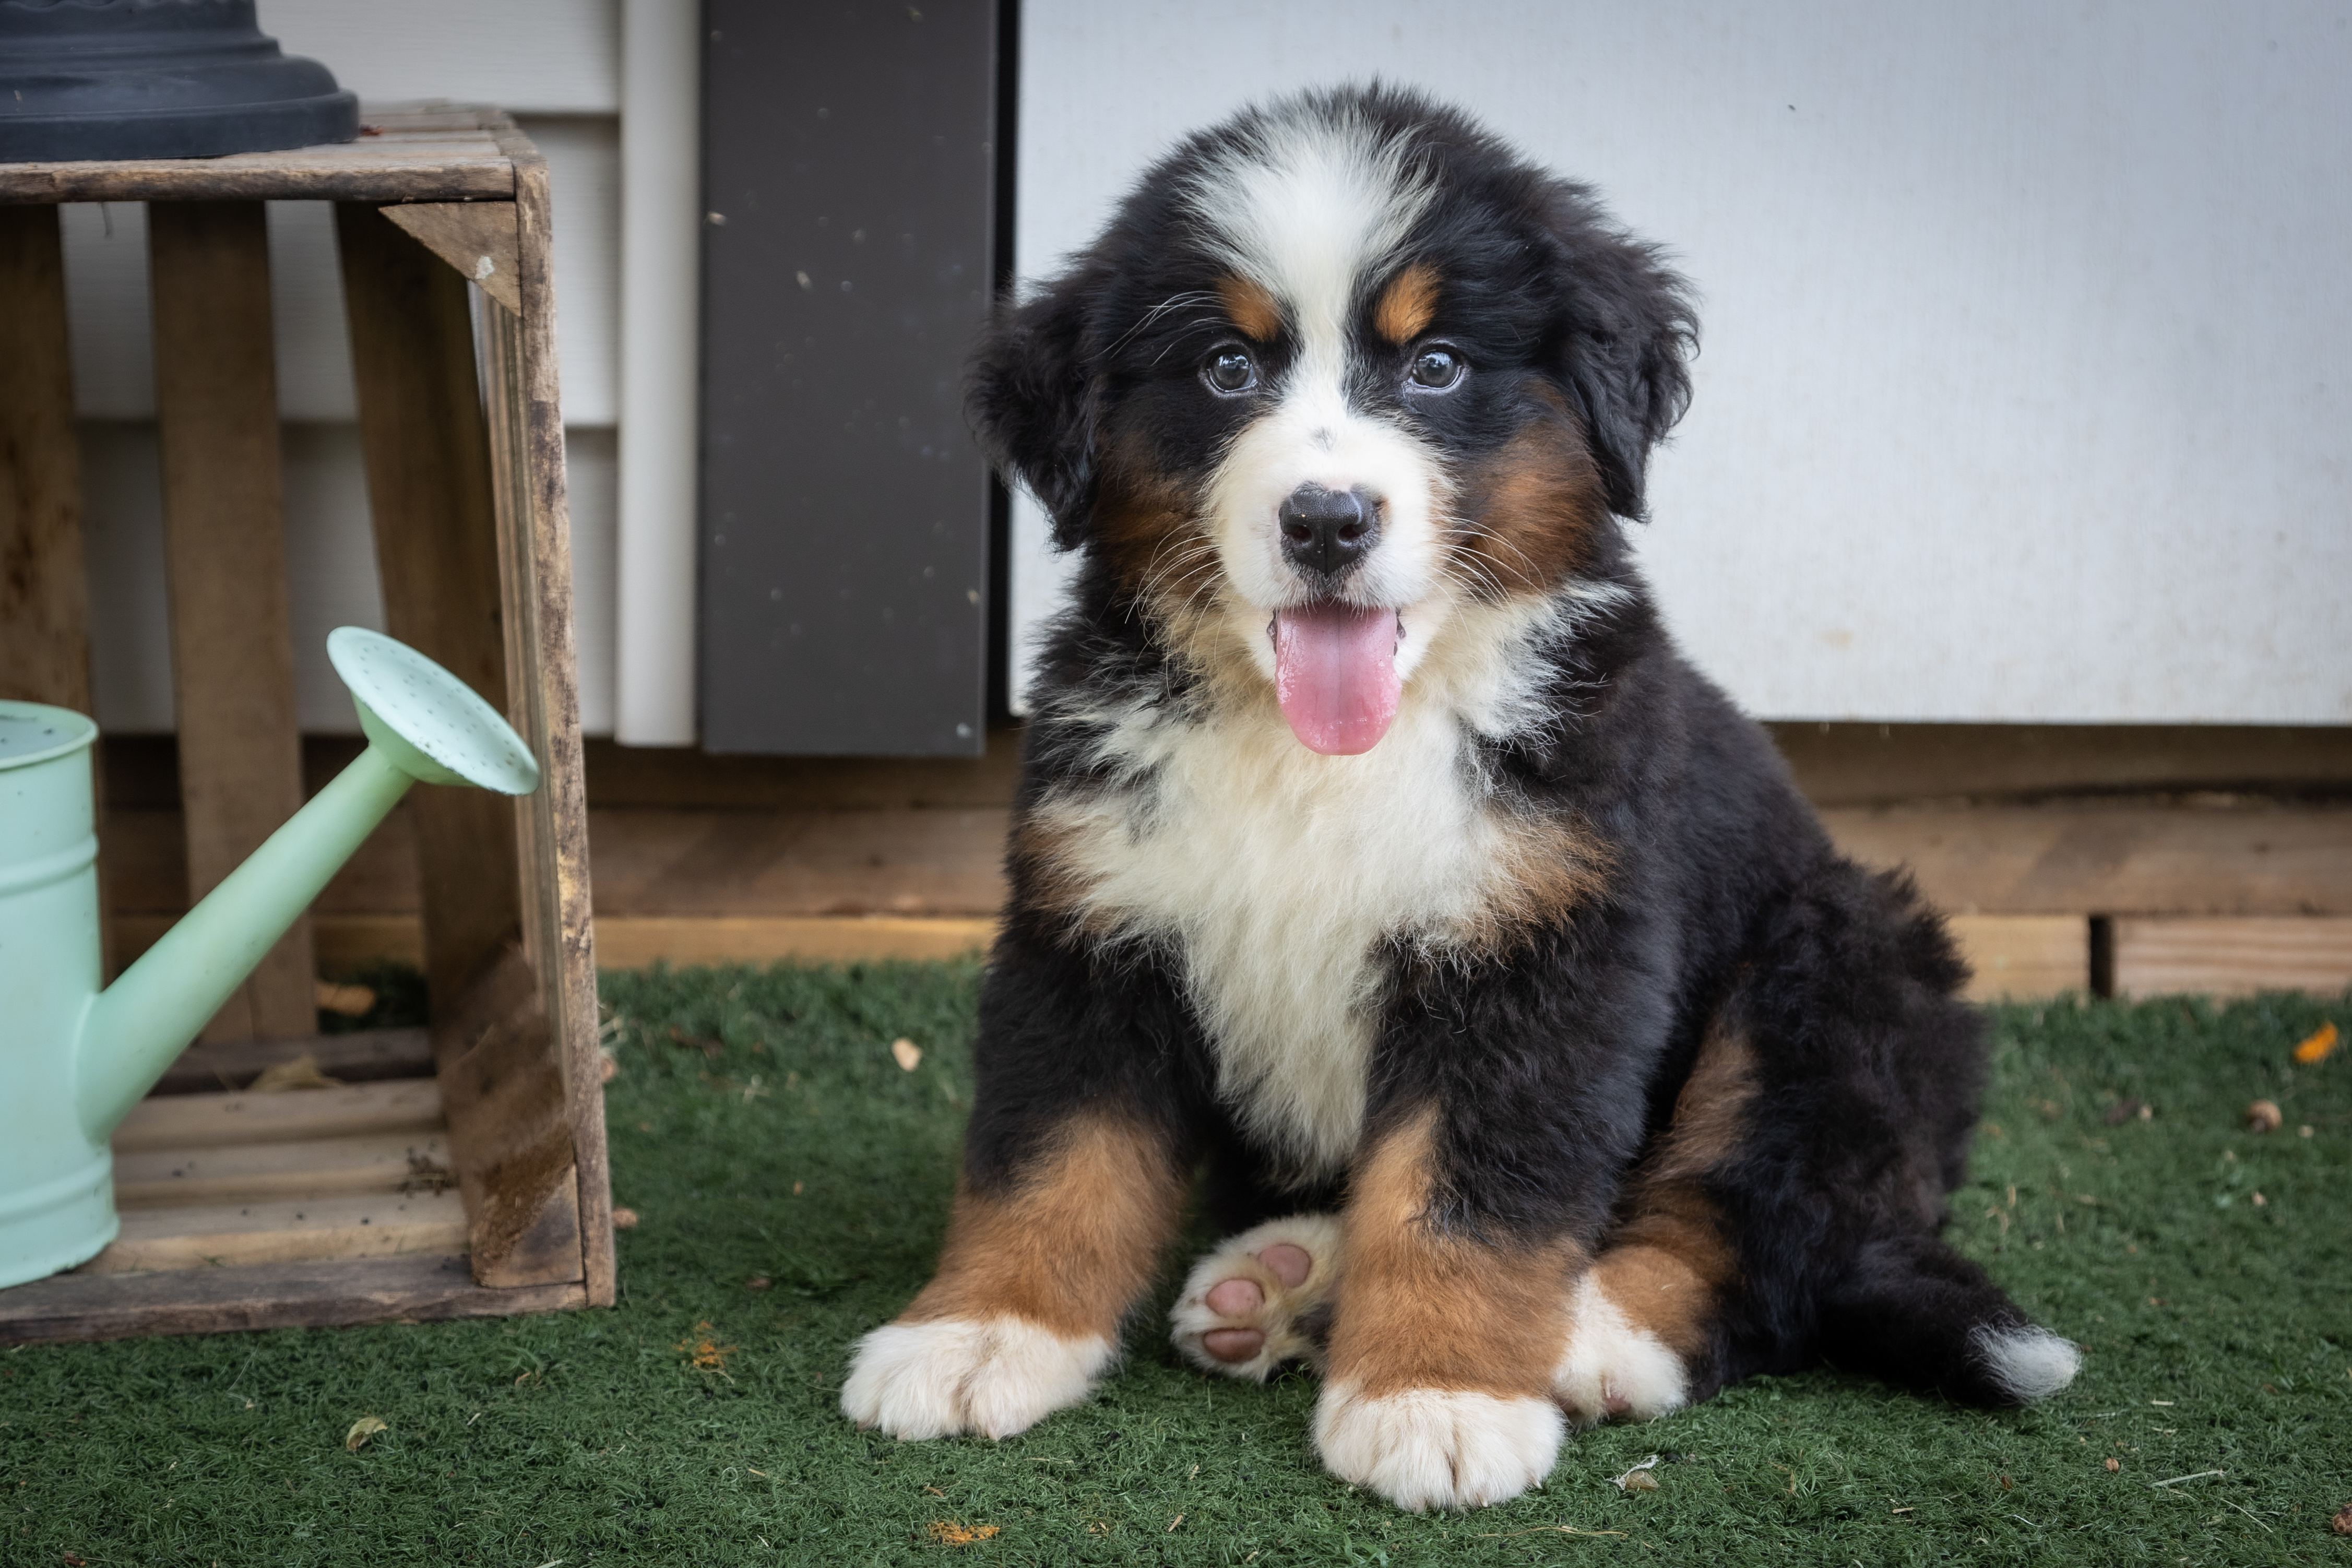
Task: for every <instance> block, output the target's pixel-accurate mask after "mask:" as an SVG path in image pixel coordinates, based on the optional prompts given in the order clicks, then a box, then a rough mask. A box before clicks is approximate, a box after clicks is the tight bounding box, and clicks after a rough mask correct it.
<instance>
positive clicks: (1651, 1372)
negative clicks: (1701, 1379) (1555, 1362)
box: [1552, 1273, 1690, 1422]
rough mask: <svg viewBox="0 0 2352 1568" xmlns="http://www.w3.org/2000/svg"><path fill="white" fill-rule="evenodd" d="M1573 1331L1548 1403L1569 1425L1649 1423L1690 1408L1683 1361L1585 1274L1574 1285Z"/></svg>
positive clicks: (1556, 1370) (1557, 1370) (1598, 1282)
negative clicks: (1561, 1412)
mask: <svg viewBox="0 0 2352 1568" xmlns="http://www.w3.org/2000/svg"><path fill="white" fill-rule="evenodd" d="M1574 1311H1575V1320H1576V1321H1575V1326H1574V1327H1573V1328H1571V1329H1570V1331H1569V1335H1568V1349H1567V1351H1566V1352H1564V1353H1563V1354H1562V1355H1561V1356H1560V1359H1559V1366H1558V1367H1557V1368H1556V1369H1554V1371H1553V1373H1552V1397H1553V1398H1554V1399H1556V1400H1558V1401H1559V1407H1560V1408H1561V1409H1562V1410H1564V1411H1566V1412H1567V1413H1568V1416H1569V1419H1570V1420H1571V1421H1580V1422H1592V1421H1608V1420H1612V1419H1617V1418H1623V1419H1627V1420H1633V1421H1648V1420H1652V1419H1654V1418H1655V1417H1657V1416H1660V1415H1664V1414H1666V1412H1668V1411H1669V1410H1679V1409H1681V1408H1682V1407H1683V1405H1685V1404H1686V1403H1688V1402H1689V1397H1690V1378H1689V1376H1688V1374H1687V1373H1685V1371H1684V1368H1683V1362H1682V1358H1681V1357H1680V1356H1678V1355H1676V1354H1675V1352H1673V1351H1671V1350H1668V1349H1667V1348H1666V1346H1665V1344H1664V1342H1663V1341H1661V1340H1660V1339H1659V1338H1658V1336H1657V1335H1655V1334H1654V1333H1652V1332H1651V1331H1649V1330H1648V1329H1646V1328H1643V1327H1642V1326H1641V1325H1640V1324H1638V1323H1636V1322H1634V1321H1633V1320H1632V1319H1631V1318H1630V1317H1628V1316H1627V1315H1626V1313H1625V1311H1624V1310H1622V1308H1621V1307H1620V1306H1619V1305H1618V1304H1617V1303H1616V1302H1615V1301H1614V1300H1611V1299H1610V1296H1609V1293H1608V1292H1607V1291H1606V1290H1604V1289H1601V1282H1600V1281H1599V1280H1598V1279H1594V1278H1593V1277H1592V1275H1591V1274H1589V1273H1588V1274H1587V1275H1585V1276H1584V1278H1583V1279H1580V1280H1579V1281H1578V1282H1577V1287H1576V1305H1575V1309H1574Z"/></svg>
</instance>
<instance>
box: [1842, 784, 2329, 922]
mask: <svg viewBox="0 0 2352 1568" xmlns="http://www.w3.org/2000/svg"><path fill="white" fill-rule="evenodd" d="M1822 822H1823V823H1824V824H1825V825H1826V826H1828V828H1829V830H1830V836H1831V837H1832V838H1833V839H1835V840H1836V841H1837V845H1838V847H1839V848H1841V849H1843V850H1844V851H1845V852H1846V853H1847V854H1849V855H1852V856H1853V857H1854V858H1856V859H1858V860H1861V861H1862V862H1863V863H1864V864H1865V865H1872V866H1893V865H1907V866H1909V867H1910V868H1911V869H1912V872H1913V874H1914V875H1915V876H1916V878H1917V879H1918V881H1919V889H1920V891H1921V892H1923V893H1925V894H1926V895H1927V900H1928V901H1929V902H1931V903H1933V904H1935V905H1936V906H1937V908H1938V909H1941V910H1946V911H1947V912H1948V913H1952V914H2012V915H2024V914H2117V915H2121V914H2141V913H2148V914H2181V915H2187V914H2210V915H2302V914H2352V807H2347V806H2345V805H2335V804H2312V805H2296V804H2283V803H2278V802H2272V801H2259V800H2246V799H2240V798H2235V797H2221V798H2218V799H2213V800H2210V801H2199V800H2195V799H2191V800H2189V801H2186V802H2182V803H2179V804H2156V803H2149V802H2146V801H2132V800H2124V801H2116V802H2071V803H2064V804H2059V803H2053V804H2049V805H1902V806H1887V807H1882V808H1874V809H1873V808H1859V807H1846V808H1838V809H1833V810H1830V811H1825V812H1823V813H1822Z"/></svg>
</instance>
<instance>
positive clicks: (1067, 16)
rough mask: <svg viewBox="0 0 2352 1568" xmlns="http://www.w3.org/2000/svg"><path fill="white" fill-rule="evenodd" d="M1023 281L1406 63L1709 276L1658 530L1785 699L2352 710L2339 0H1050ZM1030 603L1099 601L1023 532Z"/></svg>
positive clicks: (1745, 663) (1660, 576)
mask: <svg viewBox="0 0 2352 1568" xmlns="http://www.w3.org/2000/svg"><path fill="white" fill-rule="evenodd" d="M1023 16H1024V38H1023V47H1022V68H1023V83H1022V98H1021V128H1020V143H1019V146H1020V156H1021V164H1020V170H1019V175H1020V179H1019V192H1018V214H1017V229H1016V247H1017V263H1018V266H1019V268H1020V269H1021V271H1022V272H1023V273H1024V274H1027V275H1036V274H1042V273H1045V272H1048V271H1050V270H1051V269H1052V268H1054V267H1055V263H1056V260H1057V258H1060V257H1061V256H1063V255H1065V254H1066V253H1067V252H1068V251H1069V250H1071V249H1072V248H1073V247H1076V246H1078V245H1080V244H1082V243H1083V242H1084V241H1085V240H1086V238H1087V236H1088V235H1089V234H1090V233H1091V232H1092V231H1093V230H1094V229H1095V228H1096V227H1097V226H1098V225H1099V224H1100V223H1101V222H1102V221H1103V220H1104V218H1105V216H1107V215H1108V212H1109V210H1110V207H1111V205H1112V203H1113V202H1114V201H1115V200H1116V198H1117V197H1118V195H1119V194H1120V193H1121V191H1122V190H1123V189H1124V188H1125V187H1126V185H1127V184H1128V183H1129V181H1130V180H1131V179H1132V178H1133V177H1134V175H1135V174H1136V172H1137V171H1138V170H1139V168H1140V167H1141V166H1142V165H1143V164H1144V163H1145V162H1146V161H1148V160H1149V159H1150V158H1151V157H1152V156H1153V155H1154V154H1155V153H1159V152H1160V151H1161V150H1162V149H1164V148H1165V147H1166V146H1167V144H1168V143H1169V142H1171V139H1173V138H1175V137H1176V136H1178V135H1180V134H1181V133H1182V132H1186V131H1188V130H1190V129H1192V128H1195V127H1198V126H1200V125H1202V124H1205V123H1207V122H1210V121H1214V120H1215V119H1217V118H1219V117H1220V116H1222V115H1223V114H1225V113H1227V112H1228V111H1230V110H1232V109H1234V108H1235V107H1237V106H1238V105H1240V104H1242V103H1243V102H1244V101H1247V100H1252V99H1255V98H1257V97H1260V96H1262V95H1265V94H1269V93H1273V92H1276V91H1281V90H1286V89H1292V88H1296V87H1300V86H1305V85H1309V84H1317V83H1328V82H1334V81H1338V80H1341V79H1348V78H1362V77H1367V76H1370V75H1373V74H1375V73H1377V74H1380V75H1381V76H1384V77H1386V78H1388V79H1391V80H1396V81H1401V82H1407V83H1412V84H1415V85H1419V86H1423V87H1425V88H1427V89H1431V90H1433V91H1434V92H1437V93H1439V94H1441V95H1443V96H1444V97H1447V98H1450V99H1452V100H1456V101H1458V102H1460V103H1462V104H1464V105H1465V106H1467V107H1469V108H1471V109H1472V110H1475V112H1477V113H1478V114H1480V115H1481V116H1483V117H1485V118H1486V120H1487V121H1489V122H1490V123H1491V124H1492V125H1493V126H1494V127H1495V128H1496V130H1498V131H1500V132H1502V133H1503V134H1505V135H1506V136H1508V137H1509V138H1511V139H1512V140H1514V141H1516V142H1518V143H1519V144H1520V145H1521V146H1523V147H1525V148H1526V149H1527V150H1528V151H1529V152H1530V153H1533V154H1534V155H1536V156H1537V157H1538V158H1540V159H1541V160H1543V161H1544V162H1546V163H1549V164H1552V165H1554V166H1555V167H1558V168H1559V169H1561V170H1563V171H1565V172H1568V173H1570V174H1573V175H1575V176H1576V177H1578V178H1581V179H1584V180H1587V181H1590V182H1591V183H1593V184H1597V185H1598V186H1599V187H1600V189H1601V193H1602V194H1603V195H1604V196H1605V197H1606V199H1607V200H1608V201H1609V203H1610V204H1611V205H1612V206H1613V208H1614V209H1615V210H1616V212H1617V214H1618V215H1619V216H1620V217H1621V218H1622V220H1623V221H1624V222H1626V223H1627V224H1629V225H1630V226H1633V227H1634V228H1635V229H1637V230H1639V231H1640V232H1642V233H1643V234H1645V235H1647V236H1649V237H1653V238H1655V239H1658V240H1661V241H1664V242H1665V243H1666V244H1667V245H1668V246H1670V247H1672V248H1673V249H1674V251H1675V254H1676V256H1677V258H1678V261H1679V264H1680V266H1681V267H1682V268H1684V269H1685V271H1686V272H1687V273H1688V274H1689V276H1690V277H1691V278H1692V279H1693V280H1694V281H1695V282H1696V284H1697V285H1698V288H1699V289H1700V291H1701V293H1702V295H1703V301H1702V311H1701V313H1702V320H1703V323H1704V327H1705V353H1703V355H1702V356H1701V358H1700V359H1699V360H1698V362H1697V364H1696V383H1697V399H1696V404H1695V405H1694V407H1693V409H1692V412H1691V415H1690V417H1689V418H1688V420H1687V421H1686V422H1685V425H1684V426H1683V427H1682V429H1681V430H1680V432H1679V433H1678V435H1677V436H1676V437H1675V441H1674V444H1673V445H1672V446H1671V447H1668V448H1667V449H1666V451H1665V452H1664V454H1663V455H1662V457H1661V458H1660V459H1659V461H1658V463H1657V466H1656V468H1655V480H1654V497H1653V500H1654V516H1655V519H1656V521H1655V522H1654V524H1653V525H1652V526H1651V527H1650V528H1649V529H1648V530H1647V531H1644V532H1643V534H1642V535H1641V545H1642V549H1643V554H1644V556H1645V558H1646V560H1647V562H1648V564H1649V569H1650V571H1651V573H1652V575H1653V577H1654V581H1655V582H1656V584H1657V585H1658V587H1659V589H1660V592H1661V596H1662V598H1663V600H1664V605H1665V608H1666V613H1667V616H1668V618H1669V620H1670V621H1671V622H1672V624H1673V625H1674V626H1675V629H1676V631H1677V633H1678V635H1679V636H1680V637H1681V638H1682V640H1683V642H1684V644H1685V647H1687V648H1688V649H1689V650H1690V651H1691V653H1692V654H1693V655H1694V656H1696V658H1697V660H1698V661H1699V663H1700V664H1701V665H1703V666H1704V667H1705V668H1707V669H1708V670H1710V671H1711V672H1712V673H1713V674H1714V675H1715V676H1716V677H1717V679H1720V680H1722V681H1723V682H1724V683H1725V684H1726V685H1727V686H1728V687H1729V688H1730V689H1732V691H1733V692H1734V693H1735V694H1736V695H1737V696H1738V697H1739V698H1740V699H1741V700H1743V701H1744V702H1745V703H1747V704H1748V706H1749V707H1750V708H1751V709H1753V710H1756V711H1758V712H1759V713H1762V714H1766V715H1769V716H1774V717H1790V718H1799V717H1801V718H1869V719H1884V720H1951V721H1958V720H2030V721H2067V720H2074V721H2206V720H2212V721H2241V722H2282V723H2344V722H2347V721H2352V595H2347V594H2346V593H2345V592H2344V585H2345V584H2352V465H2347V461H2346V458H2347V447H2352V371H2347V368H2346V367H2347V364H2352V91H2347V87H2346V84H2347V82H2352V21H2347V13H2346V10H2345V7H2344V6H2343V5H2340V4H2335V3H2331V0H2303V3H2294V0H2272V3H2269V4H2246V5H2211V4H2208V3H2206V0H2144V3H2142V4H2137V5H2079V6H2054V5H2044V4H2039V3H2036V0H1995V3H1992V4H1984V5H1935V6H1924V5H1920V6H1887V5H1878V4H1871V3H1866V0H1784V3H1778V4H1772V5H1733V4H1717V5H1698V4H1679V5H1624V4H1622V3H1615V0H1289V3H1287V4H1285V5H1265V4H1263V3H1262V0H1187V3H1185V4H1143V3H1135V0H1130V3H1126V4H1118V5H1106V4H1102V3H1101V0H1024V6H1023ZM1016 527H1017V529H1018V530H1019V535H1020V539H1019V546H1018V551H1017V553H1016V556H1015V561H1014V568H1015V570H1014V604H1013V614H1014V619H1015V622H1016V630H1017V631H1018V632H1025V631H1026V630H1027V629H1028V628H1031V627H1034V625H1035V623H1036V621H1037V620H1038V618H1039V617H1040V616H1042V615H1043V614H1044V613H1045V611H1046V610H1047V609H1048V608H1049V607H1050V605H1051V604H1052V602H1053V599H1054V596H1055V594H1056V593H1057V592H1058V584H1059V577H1058V572H1057V566H1056V563H1055V560H1054V559H1053V558H1052V557H1051V556H1050V554H1049V552H1047V551H1046V549H1045V545H1044V543H1043V532H1042V527H1041V524H1040V520H1039V519H1038V518H1037V516H1036V513H1035V510H1034V508H1033V507H1026V506H1024V508H1022V509H1021V510H1020V511H1019V513H1017V514H1016Z"/></svg>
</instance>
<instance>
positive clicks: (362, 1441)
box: [343, 1415, 390, 1454]
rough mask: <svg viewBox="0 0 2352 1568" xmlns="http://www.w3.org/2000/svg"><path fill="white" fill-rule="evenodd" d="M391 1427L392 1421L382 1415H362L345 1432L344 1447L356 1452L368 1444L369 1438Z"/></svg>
mask: <svg viewBox="0 0 2352 1568" xmlns="http://www.w3.org/2000/svg"><path fill="white" fill-rule="evenodd" d="M389 1428H390V1423H388V1422H386V1421H385V1420H383V1417H381V1416H376V1415H362V1416H361V1417H360V1418H359V1419H358V1420H356V1421H354V1422H352V1429H351V1430H350V1431H348V1432H346V1433H344V1434H343V1447H346V1448H349V1449H350V1450H351V1451H352V1453H354V1454H356V1453H358V1452H359V1451H360V1450H361V1449H362V1447H366V1446H367V1440H368V1439H369V1438H371V1437H373V1436H375V1435H376V1434H377V1433H379V1432H383V1431H386V1430H389Z"/></svg>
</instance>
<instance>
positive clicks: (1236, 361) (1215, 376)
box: [1201, 349, 1257, 392]
mask: <svg viewBox="0 0 2352 1568" xmlns="http://www.w3.org/2000/svg"><path fill="white" fill-rule="evenodd" d="M1201 374H1202V377H1203V378H1205V379H1206V380H1207V382H1208V384H1210V385H1211V386H1213V387H1215V388H1216V389H1217V390H1218V391H1219V392H1247V391H1248V390H1249V389H1250V388H1251V387H1253V386H1255V385H1256V384H1257V366H1256V365H1255V364H1253V363H1250V356H1249V355H1247V354H1245V353H1242V351H1241V350H1239V349H1219V350H1218V351H1217V352H1216V353H1213V354H1211V355H1210V356H1209V357H1208V359H1207V361H1206V362H1205V363H1202V366H1201Z"/></svg>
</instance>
